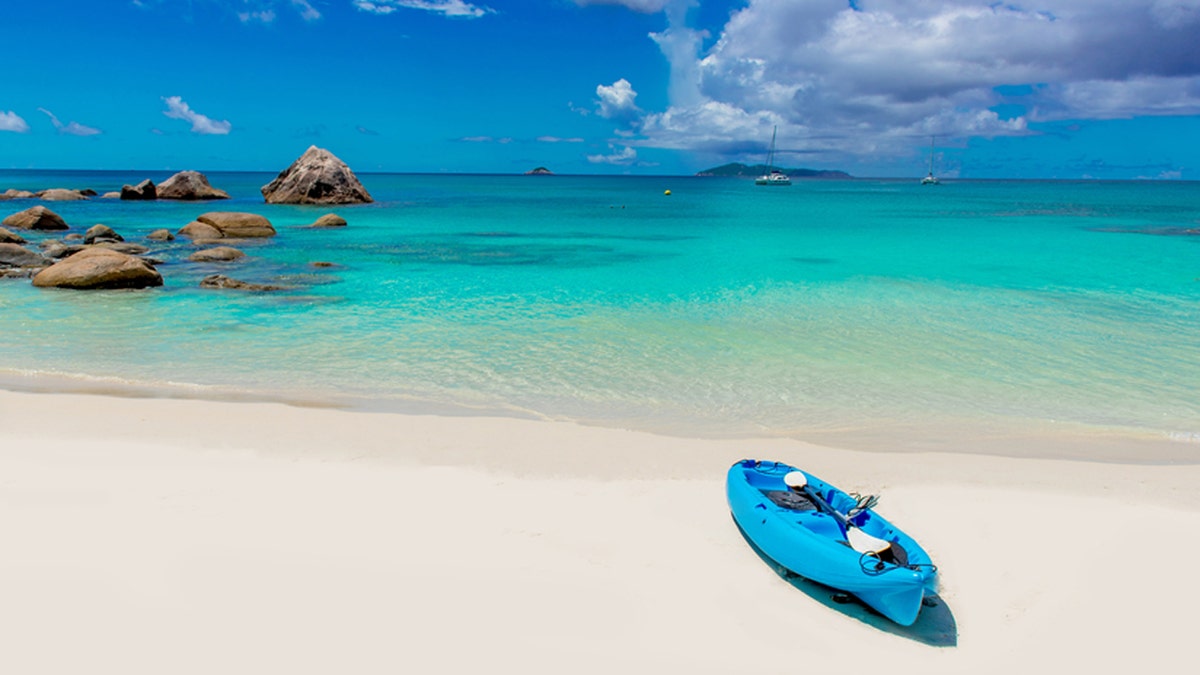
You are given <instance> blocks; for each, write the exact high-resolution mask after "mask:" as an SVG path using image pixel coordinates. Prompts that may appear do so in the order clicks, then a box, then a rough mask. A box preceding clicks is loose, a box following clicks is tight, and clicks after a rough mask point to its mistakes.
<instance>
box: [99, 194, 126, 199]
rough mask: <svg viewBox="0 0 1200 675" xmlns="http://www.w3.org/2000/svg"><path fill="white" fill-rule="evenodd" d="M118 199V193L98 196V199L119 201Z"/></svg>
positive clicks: (119, 195) (119, 196)
mask: <svg viewBox="0 0 1200 675" xmlns="http://www.w3.org/2000/svg"><path fill="white" fill-rule="evenodd" d="M120 198H121V193H120V192H105V193H104V194H102V195H100V199H120Z"/></svg>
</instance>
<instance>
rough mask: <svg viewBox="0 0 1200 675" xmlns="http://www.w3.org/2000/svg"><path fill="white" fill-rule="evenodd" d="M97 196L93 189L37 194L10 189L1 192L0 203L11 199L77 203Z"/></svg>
mask: <svg viewBox="0 0 1200 675" xmlns="http://www.w3.org/2000/svg"><path fill="white" fill-rule="evenodd" d="M95 196H96V191H95V190H91V189H87V190H67V189H64V188H50V189H49V190H38V191H37V192H30V191H28V190H13V189H8V190H5V191H4V192H0V201H6V200H9V199H41V200H43V201H47V202H76V201H80V200H83V199H87V198H88V197H95Z"/></svg>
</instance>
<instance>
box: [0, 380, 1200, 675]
mask: <svg viewBox="0 0 1200 675" xmlns="http://www.w3.org/2000/svg"><path fill="white" fill-rule="evenodd" d="M744 457H757V458H763V459H778V460H782V461H786V462H789V463H792V464H795V465H800V466H804V467H805V468H806V469H809V470H811V471H813V472H814V473H816V474H817V475H820V476H822V477H823V478H826V479H827V480H830V481H831V482H834V483H835V484H838V485H839V486H840V487H842V488H843V489H847V490H858V491H863V492H867V491H869V492H873V493H879V494H881V495H882V497H883V501H882V502H881V505H880V512H881V513H882V514H884V515H885V516H886V517H887V518H889V520H892V521H893V522H895V523H897V525H899V526H900V527H902V528H904V529H905V530H906V531H908V532H909V533H910V534H912V535H913V536H914V537H916V538H917V539H918V541H920V542H921V544H922V546H923V547H924V548H926V549H927V550H928V551H929V552H930V554H931V555H932V556H933V558H934V561H935V563H937V564H938V565H939V568H940V569H941V575H940V579H941V588H940V597H941V602H942V603H944V607H943V608H942V609H940V610H938V611H937V612H929V613H927V614H923V615H922V617H923V618H922V619H919V620H918V622H917V624H916V625H915V626H914V628H913V629H912V630H911V631H905V630H897V629H896V627H894V626H892V625H890V624H887V622H886V621H884V620H882V619H879V618H878V617H873V616H870V615H868V614H866V613H865V612H863V611H861V609H860V608H857V607H856V606H854V605H848V606H841V605H837V604H836V603H831V602H829V600H828V598H827V597H825V596H824V595H823V591H820V590H818V591H817V592H816V595H812V594H811V593H812V592H811V590H806V589H804V588H801V587H799V586H797V585H796V584H795V583H789V582H788V581H787V580H784V579H783V578H781V577H780V576H778V575H777V574H776V573H775V572H774V571H773V570H772V569H771V568H770V567H769V566H768V565H767V564H765V563H764V562H763V561H762V560H761V559H760V558H759V557H758V556H757V555H756V554H755V553H754V552H753V550H752V549H751V548H750V547H749V546H748V545H747V543H746V542H745V540H744V539H743V538H742V537H741V535H740V534H739V533H738V530H737V527H736V525H735V524H734V523H733V521H732V520H731V519H730V517H729V511H728V508H727V506H726V504H725V500H724V474H725V471H726V470H727V469H728V467H729V466H730V465H731V464H732V463H733V462H735V461H737V460H739V459H742V458H744ZM1198 481H1200V466H1196V465H1185V466H1149V465H1115V464H1104V463H1098V462H1078V461H1064V460H1052V459H1028V458H1026V459H1014V458H1004V457H992V456H982V455H962V454H958V455H951V454H940V453H915V454H890V453H866V452H858V451H853V450H846V449H838V448H829V447H821V446H817V445H813V444H808V443H802V442H800V441H794V440H788V439H744V440H728V439H710V440H703V439H681V438H674V437H665V436H655V435H653V434H648V433H645V432H638V431H628V430H618V429H605V428H598V427H586V426H582V425H577V424H572V423H566V422H556V421H541V420H520V419H511V418H494V417H441V416H434V415H401V414H390V413H382V414H377V413H357V412H349V411H344V410H337V409H329V408H299V407H295V406H288V405H283V404H278V403H248V402H215V401H198V400H183V399H161V398H159V399H131V398H118V397H111V396H96V395H80V394H62V393H59V394H30V393H16V392H9V391H2V390H0V504H3V506H4V508H3V509H0V532H3V533H4V536H5V540H6V549H7V551H8V553H7V554H6V556H5V557H4V559H3V560H2V561H0V592H3V594H4V596H5V597H6V602H5V603H4V605H3V606H2V607H0V630H3V631H4V632H5V634H6V635H8V636H10V638H12V644H13V648H12V649H9V650H5V653H4V654H0V667H4V668H5V669H6V670H7V669H12V670H13V671H14V672H31V673H32V672H47V673H59V672H79V670H80V669H88V670H97V669H100V670H105V669H106V668H104V667H101V668H97V665H98V664H102V665H103V666H108V667H110V668H111V669H113V670H120V671H121V672H131V673H151V672H164V671H170V672H181V673H184V672H212V671H213V670H214V669H216V668H218V667H224V668H225V669H228V666H229V665H230V663H231V662H232V663H238V664H240V665H239V667H237V668H235V670H280V669H286V670H287V671H288V672H329V671H330V670H331V669H336V668H340V669H343V670H345V669H347V668H348V669H350V670H354V671H355V672H394V671H395V670H396V669H397V668H400V667H403V666H409V667H416V668H418V669H421V670H422V671H423V672H461V670H462V669H465V668H475V667H484V666H488V667H491V668H495V667H496V666H497V665H499V666H500V667H501V670H502V671H504V672H507V671H509V670H512V671H519V672H533V673H542V672H546V673H549V672H552V671H554V672H557V671H559V670H561V669H562V668H563V667H567V666H570V667H571V668H572V669H573V670H575V671H577V672H583V673H611V672H613V670H614V669H618V668H620V669H622V670H623V671H625V672H659V671H662V670H664V669H666V670H681V669H687V670H688V671H689V672H702V673H727V672H733V670H734V669H737V668H745V667H754V668H775V667H778V665H779V664H780V663H782V662H793V661H795V660H796V659H800V660H802V661H803V662H805V663H806V664H808V665H809V666H813V667H834V666H837V665H838V664H844V663H845V658H846V654H848V653H854V652H855V651H856V650H869V651H870V652H871V653H872V654H874V655H875V656H876V657H877V658H882V659H886V660H887V661H888V663H889V664H891V665H890V667H892V668H893V669H894V670H896V671H897V672H900V673H917V672H920V673H927V672H935V673H957V672H984V673H993V672H994V673H1002V672H1011V671H1012V669H1014V668H1019V667H1022V664H1025V665H1027V664H1029V663H1038V664H1039V667H1042V666H1045V667H1059V666H1061V667H1088V668H1092V669H1096V670H1098V671H1100V672H1116V671H1117V670H1124V669H1127V668H1131V667H1134V666H1140V667H1145V666H1147V665H1151V666H1153V665H1161V666H1163V667H1166V666H1168V665H1171V664H1175V663H1179V662H1182V659H1184V658H1185V657H1186V655H1187V649H1188V647H1187V645H1189V644H1190V643H1189V642H1188V640H1187V635H1188V631H1189V630H1190V625H1191V624H1190V622H1188V621H1187V620H1186V616H1187V612H1188V611H1189V610H1190V603H1189V602H1188V598H1194V597H1200V580H1197V579H1195V578H1193V577H1187V576H1185V577H1183V578H1182V579H1180V580H1178V581H1177V582H1175V583H1174V584H1173V587H1172V592H1171V593H1162V592H1153V591H1147V590H1146V589H1143V588H1142V587H1141V583H1140V579H1141V578H1142V577H1143V576H1144V574H1145V573H1151V574H1152V573H1154V567H1153V565H1154V564H1155V561H1158V560H1162V561H1164V562H1165V560H1167V559H1174V558H1175V557H1176V556H1178V555H1180V554H1182V555H1183V556H1184V558H1185V559H1187V558H1189V557H1191V556H1192V555H1195V554H1197V553H1200V544H1197V543H1195V542H1192V541H1190V540H1186V539H1184V540H1179V539H1178V538H1177V537H1176V538H1175V539H1172V534H1175V535H1177V534H1178V533H1181V532H1188V531H1195V529H1196V528H1197V527H1200V495H1198V494H1197V491H1196V490H1195V489H1194V486H1195V485H1196V484H1197V482H1198ZM1115 533H1119V534H1120V536H1121V537H1122V539H1121V541H1120V542H1114V541H1112V535H1113V534H1115ZM1168 541H1172V542H1173V543H1171V544H1170V545H1169V548H1168V545H1167V544H1166V542H1168ZM1114 584H1117V585H1118V586H1114ZM1181 601H1182V602H1181ZM925 616H928V617H929V618H928V619H925V618H924V617H925ZM1113 616H1123V617H1129V616H1136V617H1138V620H1137V621H1136V622H1132V623H1131V622H1127V621H1113V620H1112V617H1113ZM55 644H59V645H61V644H71V645H72V649H70V650H62V649H54V648H53V645H55ZM463 644H471V645H472V649H467V650H464V649H461V646H462V645H463ZM1152 662H1153V663H1152Z"/></svg>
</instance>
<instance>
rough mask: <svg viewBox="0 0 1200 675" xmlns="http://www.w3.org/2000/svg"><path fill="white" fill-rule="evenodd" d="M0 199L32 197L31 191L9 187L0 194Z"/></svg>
mask: <svg viewBox="0 0 1200 675" xmlns="http://www.w3.org/2000/svg"><path fill="white" fill-rule="evenodd" d="M0 199H33V193H32V192H29V191H28V190H15V189H13V188H9V189H7V190H5V191H4V193H3V194H0Z"/></svg>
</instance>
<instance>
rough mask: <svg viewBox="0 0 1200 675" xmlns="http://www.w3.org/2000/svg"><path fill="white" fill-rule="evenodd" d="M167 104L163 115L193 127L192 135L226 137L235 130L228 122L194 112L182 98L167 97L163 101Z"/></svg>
mask: <svg viewBox="0 0 1200 675" xmlns="http://www.w3.org/2000/svg"><path fill="white" fill-rule="evenodd" d="M163 101H164V102H166V104H167V109H166V110H164V111H163V114H164V115H166V116H167V117H170V118H171V119H173V120H184V121H185V122H188V123H190V124H191V125H192V133H197V134H215V135H222V136H223V135H225V134H228V133H229V131H230V130H231V129H232V128H233V125H232V124H230V123H229V122H228V120H222V121H220V122H218V121H216V120H213V119H211V118H210V117H208V116H207V115H201V114H200V113H198V112H196V111H195V110H192V109H191V107H190V106H188V104H187V103H186V102H184V100H183V97H181V96H167V97H165V98H164V99H163Z"/></svg>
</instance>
